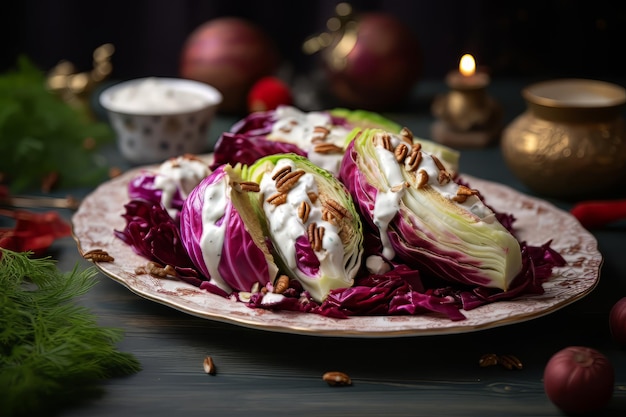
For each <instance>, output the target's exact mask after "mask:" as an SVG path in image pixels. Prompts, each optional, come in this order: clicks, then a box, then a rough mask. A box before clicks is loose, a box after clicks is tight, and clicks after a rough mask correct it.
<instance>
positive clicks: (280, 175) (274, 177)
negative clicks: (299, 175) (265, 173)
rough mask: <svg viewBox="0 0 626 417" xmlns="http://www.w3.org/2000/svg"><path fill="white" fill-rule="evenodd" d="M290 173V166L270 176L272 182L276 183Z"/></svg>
mask: <svg viewBox="0 0 626 417" xmlns="http://www.w3.org/2000/svg"><path fill="white" fill-rule="evenodd" d="M290 172H291V167H290V166H286V167H283V168H281V169H279V170H278V171H276V172H275V173H274V175H272V179H273V180H274V181H278V180H279V179H280V178H282V177H283V176H284V175H287V174H288V173H290Z"/></svg>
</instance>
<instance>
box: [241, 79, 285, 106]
mask: <svg viewBox="0 0 626 417" xmlns="http://www.w3.org/2000/svg"><path fill="white" fill-rule="evenodd" d="M292 103H293V97H292V95H291V90H290V89H289V87H288V86H287V84H285V83H284V82H283V81H282V80H280V79H279V78H276V77H264V78H261V79H260V80H259V81H257V82H256V83H255V84H254V85H253V86H252V88H251V89H250V92H249V93H248V111H249V112H250V113H253V112H257V111H268V110H274V109H276V107H278V106H280V105H291V104H292Z"/></svg>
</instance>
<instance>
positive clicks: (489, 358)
mask: <svg viewBox="0 0 626 417" xmlns="http://www.w3.org/2000/svg"><path fill="white" fill-rule="evenodd" d="M497 364H498V355H496V354H495V353H486V354H484V355H483V356H481V357H480V359H479V360H478V365H480V366H481V367H482V368H485V367H487V366H493V365H497Z"/></svg>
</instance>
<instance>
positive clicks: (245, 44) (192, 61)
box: [180, 17, 280, 113]
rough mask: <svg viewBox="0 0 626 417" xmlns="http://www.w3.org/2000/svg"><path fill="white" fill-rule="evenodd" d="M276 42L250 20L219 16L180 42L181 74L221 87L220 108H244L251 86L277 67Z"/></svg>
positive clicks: (236, 111)
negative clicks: (181, 46) (221, 98)
mask: <svg viewBox="0 0 626 417" xmlns="http://www.w3.org/2000/svg"><path fill="white" fill-rule="evenodd" d="M279 63H280V57H279V54H278V49H277V48H276V45H275V44H274V42H273V41H272V39H270V38H269V37H268V36H267V34H266V33H265V32H264V31H263V30H261V28H259V27H258V26H256V25H255V24H253V23H252V22H250V21H248V20H245V19H243V18H238V17H221V18H216V19H213V20H209V21H208V22H206V23H204V24H202V25H200V26H198V27H197V28H196V29H195V30H194V31H193V32H192V33H191V34H190V35H189V37H188V38H187V40H186V41H185V44H184V45H183V48H182V52H181V59H180V76H181V77H183V78H188V79H191V80H196V81H201V82H205V83H207V84H210V85H212V86H213V87H215V88H217V89H218V90H220V92H221V93H222V95H223V96H224V101H223V102H222V104H221V105H220V107H219V110H220V111H222V112H226V113H241V112H245V110H246V107H247V103H246V101H247V95H248V91H249V90H250V88H251V87H252V86H253V85H254V83H255V82H256V81H257V80H259V79H260V78H262V77H264V76H268V75H272V74H273V73H275V71H276V70H277V69H278V66H279Z"/></svg>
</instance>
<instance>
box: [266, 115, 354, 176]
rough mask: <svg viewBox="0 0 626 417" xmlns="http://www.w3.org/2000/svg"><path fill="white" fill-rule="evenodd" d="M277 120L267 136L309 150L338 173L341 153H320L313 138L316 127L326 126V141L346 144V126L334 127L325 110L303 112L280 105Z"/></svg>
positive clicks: (311, 157) (317, 161)
mask: <svg viewBox="0 0 626 417" xmlns="http://www.w3.org/2000/svg"><path fill="white" fill-rule="evenodd" d="M275 115H276V117H277V120H276V121H275V122H274V124H273V126H272V132H271V133H270V134H269V135H268V138H269V139H271V140H280V141H284V142H289V143H293V144H295V145H297V146H298V147H299V148H300V149H302V150H304V151H306V152H307V157H308V158H309V160H310V161H311V162H313V163H314V164H315V165H317V166H318V167H321V168H324V169H325V170H327V171H330V172H331V173H333V174H335V175H337V174H338V173H339V168H340V165H341V159H342V158H343V154H342V153H319V152H315V151H314V150H313V149H314V143H313V142H312V139H313V138H314V136H315V132H314V129H315V128H316V127H318V126H320V127H325V128H326V129H328V130H329V134H328V135H327V136H326V138H325V139H324V143H332V144H333V145H336V146H340V147H343V146H344V141H345V138H346V136H347V135H348V133H350V131H349V130H348V129H346V128H345V127H341V126H334V125H333V123H332V118H331V116H330V115H329V114H328V113H324V112H307V113H305V112H302V111H300V110H299V109H297V108H295V107H291V106H279V107H278V108H277V109H276V110H275Z"/></svg>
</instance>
